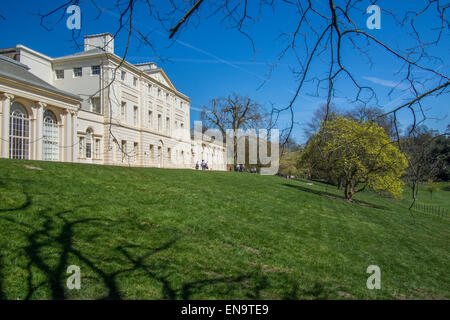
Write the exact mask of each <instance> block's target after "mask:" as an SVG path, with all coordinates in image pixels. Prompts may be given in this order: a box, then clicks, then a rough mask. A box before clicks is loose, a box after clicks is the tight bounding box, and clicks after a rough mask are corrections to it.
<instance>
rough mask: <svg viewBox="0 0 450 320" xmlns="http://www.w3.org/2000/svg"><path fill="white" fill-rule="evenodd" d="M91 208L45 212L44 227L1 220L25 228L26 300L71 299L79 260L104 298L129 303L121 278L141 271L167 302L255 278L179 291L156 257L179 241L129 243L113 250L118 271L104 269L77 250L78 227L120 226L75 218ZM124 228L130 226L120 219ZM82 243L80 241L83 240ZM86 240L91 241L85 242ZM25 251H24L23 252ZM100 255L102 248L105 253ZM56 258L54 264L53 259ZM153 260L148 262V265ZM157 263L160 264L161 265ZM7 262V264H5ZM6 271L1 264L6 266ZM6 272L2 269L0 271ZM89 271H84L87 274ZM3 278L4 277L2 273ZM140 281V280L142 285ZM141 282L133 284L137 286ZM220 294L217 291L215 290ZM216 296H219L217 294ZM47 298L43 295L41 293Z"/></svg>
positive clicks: (204, 282) (197, 283)
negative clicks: (73, 265) (73, 264)
mask: <svg viewBox="0 0 450 320" xmlns="http://www.w3.org/2000/svg"><path fill="white" fill-rule="evenodd" d="M84 207H85V206H79V207H77V208H74V209H72V210H65V211H60V212H57V213H52V212H51V211H50V210H45V211H41V212H39V219H41V220H40V222H39V223H36V224H31V223H24V222H22V221H20V220H18V219H16V218H15V217H14V216H3V217H0V221H1V220H3V221H5V222H9V223H11V224H13V225H16V226H18V227H19V228H18V229H17V230H15V232H16V231H17V232H22V233H23V235H24V237H25V239H26V243H25V245H24V246H22V247H19V248H17V249H18V250H20V249H22V250H23V252H24V257H25V259H26V260H25V265H26V270H27V278H26V292H25V297H24V298H25V299H26V300H28V299H33V297H35V295H36V294H37V291H38V289H40V288H42V287H45V288H48V290H49V296H50V298H51V299H56V300H58V299H67V298H68V296H67V293H68V291H67V288H66V281H65V280H66V278H67V276H68V275H67V273H66V270H67V267H68V266H69V264H70V263H69V259H70V258H75V259H76V260H78V261H80V262H81V263H83V264H84V265H85V268H86V267H87V268H88V269H90V270H91V271H92V272H93V273H95V274H96V275H97V276H98V277H99V278H100V279H101V282H102V284H103V285H104V287H105V288H106V289H107V290H108V293H107V295H106V296H104V297H103V298H102V299H107V300H109V299H123V298H125V296H123V293H122V292H121V291H120V285H121V283H120V282H119V280H120V279H119V277H123V276H127V275H131V274H133V273H135V272H136V271H139V272H141V274H143V276H144V277H145V278H146V279H142V280H148V279H154V280H156V281H157V282H159V283H160V284H161V285H162V289H161V297H162V299H171V300H173V299H189V298H191V297H192V296H193V295H195V294H198V293H202V290H203V289H204V288H205V287H207V286H211V285H212V286H215V285H219V284H222V286H223V285H224V286H225V287H226V288H225V289H224V290H225V291H227V290H228V292H232V291H233V289H235V288H236V286H239V285H241V284H242V282H244V281H249V280H250V279H251V277H252V275H245V274H244V275H238V276H235V277H223V278H220V279H200V280H194V281H190V282H189V281H188V282H185V283H182V284H181V285H179V286H177V287H174V286H173V284H172V283H171V281H170V279H169V278H168V277H167V276H164V274H165V273H167V271H168V270H170V266H168V265H167V264H166V263H164V262H163V261H161V260H160V259H157V260H155V259H153V260H151V259H150V258H151V257H152V256H153V255H155V254H157V253H160V252H162V251H165V250H167V249H169V248H171V247H172V246H173V245H174V244H175V243H176V242H177V241H178V240H179V238H175V239H172V240H169V241H167V242H165V243H163V244H162V245H159V246H155V247H150V246H138V245H135V244H132V243H130V242H129V241H126V242H125V243H124V244H122V245H120V246H116V247H113V249H112V250H110V256H109V257H108V259H109V260H110V261H114V262H115V263H116V265H115V266H114V267H113V269H112V270H111V269H108V270H107V268H106V267H102V264H101V262H102V261H101V260H99V259H98V258H97V259H96V258H93V257H91V256H90V254H89V252H85V251H83V250H81V249H77V248H76V247H75V246H74V237H75V236H76V230H75V229H74V228H75V227H76V226H81V227H82V228H88V227H91V228H92V227H96V226H99V229H98V233H102V232H104V231H102V230H101V229H100V228H101V225H102V224H101V222H108V223H110V222H113V223H117V221H112V220H107V219H97V218H84V219H74V218H73V213H74V212H75V211H76V210H78V209H80V208H84ZM118 223H120V224H123V223H127V222H125V221H123V220H120V221H119V222H118ZM128 223H134V224H136V225H130V227H134V228H136V227H140V226H139V224H138V223H137V222H136V221H131V219H130V221H129V222H128ZM77 240H79V239H77ZM84 240H86V238H84ZM22 250H20V251H22ZM55 250H56V251H57V252H59V253H58V256H56V258H55V255H54V254H52V252H54V251H55ZM99 250H100V249H99ZM52 258H53V260H52ZM149 259H150V260H151V261H148V260H149ZM155 262H156V263H155ZM0 263H1V260H0ZM0 267H1V264H0ZM36 269H37V270H38V271H39V272H40V273H41V274H43V275H44V278H45V279H44V280H42V281H40V282H39V283H36V281H34V280H35V279H36V277H37V274H36ZM0 271H1V269H0ZM85 272H86V270H84V271H83V273H85ZM1 276H4V275H2V274H1V273H0V280H2V278H1ZM139 280H140V279H136V282H138V281H139ZM1 284H2V283H1V282H0V294H1V292H3V291H2V290H3V288H2V286H1ZM135 284H138V283H133V285H135ZM213 289H214V292H216V291H215V290H216V289H215V288H214V287H213ZM261 289H263V288H262V287H258V286H256V287H255V290H254V291H255V292H253V293H249V294H251V295H253V296H254V297H255V298H258V297H259V291H260V290H261ZM214 292H213V293H214ZM41 294H42V293H41ZM0 299H6V296H5V295H0Z"/></svg>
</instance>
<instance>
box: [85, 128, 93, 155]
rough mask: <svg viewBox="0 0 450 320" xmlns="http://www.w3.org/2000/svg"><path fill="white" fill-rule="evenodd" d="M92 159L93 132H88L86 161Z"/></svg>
mask: <svg viewBox="0 0 450 320" xmlns="http://www.w3.org/2000/svg"><path fill="white" fill-rule="evenodd" d="M90 158H92V131H91V130H90V129H88V130H87V131H86V159H90Z"/></svg>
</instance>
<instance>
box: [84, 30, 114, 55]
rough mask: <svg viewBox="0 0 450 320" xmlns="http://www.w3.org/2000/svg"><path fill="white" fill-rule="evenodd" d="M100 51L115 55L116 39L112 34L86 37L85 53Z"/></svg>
mask: <svg viewBox="0 0 450 320" xmlns="http://www.w3.org/2000/svg"><path fill="white" fill-rule="evenodd" d="M92 49H100V50H103V51H105V52H109V53H114V37H113V36H112V34H110V33H102V34H95V35H92V36H85V37H84V51H88V50H92Z"/></svg>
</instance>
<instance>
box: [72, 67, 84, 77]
mask: <svg viewBox="0 0 450 320" xmlns="http://www.w3.org/2000/svg"><path fill="white" fill-rule="evenodd" d="M73 76H74V77H75V78H79V77H82V76H83V69H82V68H81V67H79V68H73Z"/></svg>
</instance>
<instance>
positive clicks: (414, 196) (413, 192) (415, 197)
mask: <svg viewBox="0 0 450 320" xmlns="http://www.w3.org/2000/svg"><path fill="white" fill-rule="evenodd" d="M418 189H419V187H418V185H417V182H415V181H414V182H413V184H412V197H413V200H414V201H415V200H417V191H418Z"/></svg>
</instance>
